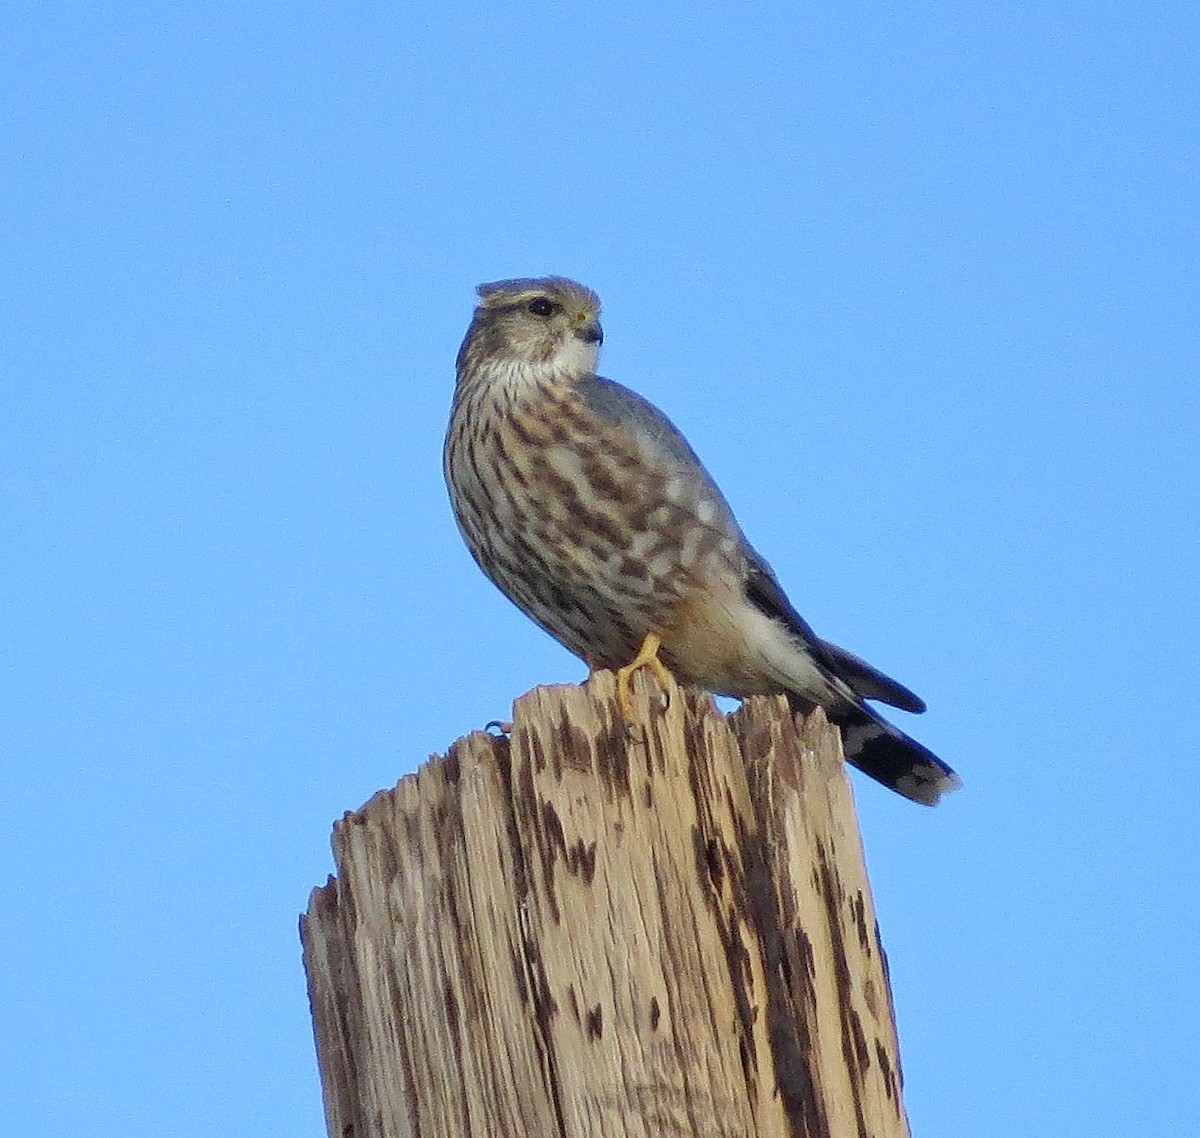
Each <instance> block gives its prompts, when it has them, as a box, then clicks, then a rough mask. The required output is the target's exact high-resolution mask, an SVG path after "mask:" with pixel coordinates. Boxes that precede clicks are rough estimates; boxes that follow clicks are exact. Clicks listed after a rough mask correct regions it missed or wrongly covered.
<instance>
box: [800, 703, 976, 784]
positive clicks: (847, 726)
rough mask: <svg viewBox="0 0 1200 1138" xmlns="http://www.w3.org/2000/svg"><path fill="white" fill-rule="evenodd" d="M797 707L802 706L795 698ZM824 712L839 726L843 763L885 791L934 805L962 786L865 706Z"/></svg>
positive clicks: (950, 772) (925, 750) (939, 762)
mask: <svg viewBox="0 0 1200 1138" xmlns="http://www.w3.org/2000/svg"><path fill="white" fill-rule="evenodd" d="M797 706H799V707H801V708H803V707H804V706H805V705H804V704H803V701H802V700H798V701H797ZM807 706H808V707H810V708H811V706H812V705H811V704H808V705H807ZM826 714H827V715H828V716H829V719H830V722H832V723H836V724H837V725H838V726H839V727H840V728H841V729H842V751H843V753H844V754H845V756H846V762H848V763H850V764H852V765H853V766H856V767H858V769H859V770H860V771H862V772H863V774H866V775H870V776H871V778H873V779H875V781H876V782H881V783H883V785H884V786H886V787H887V788H888V789H889V790H894V791H895V792H896V793H897V794H902V795H904V797H905V798H908V799H911V800H912V801H913V802H919V803H921V805H923V806H936V805H937V804H938V800H939V799H940V798H941V797H942V795H943V794H949V793H950V792H951V791H952V790H957V789H958V788H959V787H960V786H962V779H960V778H959V777H958V775H957V774H955V773H954V771H953V770H951V768H950V767H948V766H947V765H946V764H945V763H944V762H942V760H941V759H939V758H938V757H937V755H935V754H934V753H933V752H932V751H931V750H929V748H928V747H923V746H921V744H920V743H918V742H917V741H916V740H915V739H910V738H909V737H908V736H907V735H905V734H904V732H903V731H901V730H900V729H899V728H898V727H893V726H892V725H891V724H890V723H888V722H887V720H885V719H881V718H880V717H879V716H878V715H876V714H875V713H874V712H873V711H871V710H870V709H869V708H866V707H855V706H853V705H843V706H841V707H836V708H827V709H826Z"/></svg>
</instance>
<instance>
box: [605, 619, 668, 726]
mask: <svg viewBox="0 0 1200 1138" xmlns="http://www.w3.org/2000/svg"><path fill="white" fill-rule="evenodd" d="M661 647H662V640H661V639H660V638H659V636H658V633H656V632H651V633H649V634H647V636H646V639H645V640H643V641H642V646H641V648H639V649H638V654H637V655H636V656H635V657H634V658H633V659H632V660H631V661H630V662H629V663H628V664H626V665H625V667H623V668H618V669H617V703H618V704H620V707H621V714H622V715H623V716H624V717H625V720H626V722H628V721H630V720H632V719H633V693H632V692H631V691H630V688H629V683H630V680H632V679H633V673H634V672H636V671H637V670H638V669H639V668H649V669H650V670H651V671H652V672H653V673H654V676H655V678H656V679H657V680H658V682H659V683H660V684H661V685H662V688H663V693H664V695H667V693H668V692H669V691H670V685H671V673H670V672H669V671H668V670H667V666H666V664H664V663H663V662H662V661H661V660H660V659H659V658H658V650H659V648H661ZM667 698H668V699H669V698H670V696H669V695H667Z"/></svg>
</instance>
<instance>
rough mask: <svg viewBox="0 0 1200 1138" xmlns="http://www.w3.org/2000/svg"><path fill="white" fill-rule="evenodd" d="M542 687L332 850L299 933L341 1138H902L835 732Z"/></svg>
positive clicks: (675, 697) (605, 677)
mask: <svg viewBox="0 0 1200 1138" xmlns="http://www.w3.org/2000/svg"><path fill="white" fill-rule="evenodd" d="M634 691H635V698H636V701H637V705H638V716H639V720H638V723H637V725H636V727H635V729H634V730H633V731H632V732H631V731H627V729H626V728H625V726H624V724H623V723H622V721H621V719H620V716H619V714H618V711H617V706H616V697H615V684H614V682H613V678H612V676H611V675H610V674H608V673H600V674H598V675H596V676H594V677H593V678H592V680H591V681H589V683H588V684H587V685H586V686H585V687H554V688H538V689H536V690H534V691H532V692H530V693H529V694H528V695H526V696H524V697H523V698H522V699H520V700H518V701H517V704H516V706H515V708H514V722H513V730H512V734H511V737H510V738H508V739H505V738H499V737H495V736H492V735H489V734H484V733H482V732H476V733H474V734H472V735H468V736H467V737H466V738H465V739H461V740H459V742H457V743H456V744H455V745H454V746H453V747H452V748H451V749H450V752H449V754H448V755H447V756H446V757H445V758H436V757H435V758H433V759H431V760H430V761H429V762H428V763H426V764H425V766H423V767H422V768H421V770H420V771H418V772H417V773H416V774H415V775H411V776H409V777H408V778H405V779H404V780H402V781H401V783H400V784H399V786H397V787H396V789H395V790H391V791H386V792H381V793H379V794H377V795H376V796H375V797H374V798H372V799H371V801H370V802H368V803H367V805H366V806H365V807H363V809H362V810H360V811H358V812H357V813H353V814H347V815H346V816H345V817H344V818H343V819H342V821H341V822H339V823H338V824H337V826H336V827H335V829H334V839H333V841H334V852H335V857H336V862H337V876H336V878H330V880H329V883H328V884H327V885H326V886H325V887H324V888H320V889H316V890H314V892H313V894H312V898H311V903H310V906H309V910H308V913H307V915H306V916H305V917H303V918H301V936H302V939H303V943H304V960H305V968H306V970H307V974H308V983H309V992H310V996H311V1000H312V1010H313V1018H314V1023H315V1034H316V1040H317V1051H318V1056H319V1061H320V1066H321V1074H322V1079H323V1083H324V1091H325V1109H326V1116H327V1120H328V1125H329V1133H330V1135H331V1138H401V1136H413V1138H416V1136H420V1138H501V1136H504V1138H508V1136H519V1138H524V1136H527V1135H528V1136H538V1138H540V1136H542V1135H545V1136H550V1138H555V1136H560V1138H578V1136H583V1135H590V1136H595V1138H624V1136H635V1135H636V1136H651V1135H668V1136H674V1135H688V1136H693V1135H701V1136H704V1138H709V1136H712V1138H717V1136H722V1138H725V1136H728V1138H734V1136H738V1138H743V1136H754V1138H764V1136H772V1138H774V1136H776V1135H778V1136H781V1138H782V1136H789V1138H790V1136H797V1135H812V1136H824V1135H829V1136H834V1138H842V1136H846V1138H850V1136H853V1138H868V1136H869V1138H901V1136H907V1135H908V1132H909V1131H908V1123H907V1120H906V1117H905V1113H904V1107H903V1103H902V1100H901V1094H900V1088H901V1075H900V1059H899V1052H898V1046H897V1040H896V1032H895V1023H894V1018H893V1013H892V1001H891V992H890V989H889V986H888V976H887V964H886V961H885V959H884V954H883V949H882V947H881V945H880V942H879V934H878V930H877V928H876V923H875V911H874V906H873V904H872V901H871V895H870V890H869V887H868V884H867V876H866V870H865V867H864V864H863V855H862V846H861V842H860V839H859V834H858V826H857V823H856V819H855V814H854V805H853V799H852V796H851V792H850V786H849V782H848V780H847V778H846V775H845V773H844V770H843V768H842V763H841V745H840V739H839V737H838V733H837V731H836V730H835V729H833V728H831V727H830V726H829V725H828V724H827V723H826V721H825V719H824V717H823V716H822V715H821V713H820V712H817V713H816V714H815V715H813V716H812V717H810V718H809V719H808V721H807V722H801V723H799V724H798V723H797V722H796V721H795V720H794V719H793V717H792V716H791V714H790V713H789V711H788V708H787V705H786V703H785V702H784V701H783V700H782V699H767V698H761V699H752V700H748V701H747V702H746V704H745V706H744V707H743V708H742V709H741V710H740V711H738V712H737V713H735V714H734V715H732V716H730V717H728V718H726V717H724V716H722V715H721V714H720V712H719V711H718V710H717V708H716V707H715V705H714V704H713V702H712V700H711V698H710V697H708V696H705V695H700V694H698V693H694V692H691V691H681V690H679V689H677V688H672V689H671V691H670V692H669V697H670V703H669V706H668V708H667V709H666V711H665V712H663V711H661V696H660V695H659V689H658V687H657V685H656V683H655V682H654V681H653V680H652V679H649V678H648V677H646V676H645V675H644V674H639V675H638V676H637V677H636V679H635V684H634Z"/></svg>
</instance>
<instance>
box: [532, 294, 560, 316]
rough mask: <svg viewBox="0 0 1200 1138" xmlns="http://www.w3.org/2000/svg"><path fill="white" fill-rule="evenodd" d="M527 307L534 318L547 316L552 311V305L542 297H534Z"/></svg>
mask: <svg viewBox="0 0 1200 1138" xmlns="http://www.w3.org/2000/svg"><path fill="white" fill-rule="evenodd" d="M528 307H529V311H530V312H532V313H533V314H534V316H549V315H550V313H551V312H553V311H554V304H553V303H552V302H551V301H549V300H547V299H546V298H545V297H544V296H538V297H535V298H534V299H533V300H531V301H530V302H529V306H528Z"/></svg>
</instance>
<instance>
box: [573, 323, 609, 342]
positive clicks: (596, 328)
mask: <svg viewBox="0 0 1200 1138" xmlns="http://www.w3.org/2000/svg"><path fill="white" fill-rule="evenodd" d="M575 335H576V337H577V338H578V339H580V340H582V341H583V342H584V343H585V344H602V343H603V342H604V330H603V329H602V328H601V327H600V321H599V320H595V319H588V320H585V321H584V322H583V323H582V324H580V325H579V327H578V328H576V329H575Z"/></svg>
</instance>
